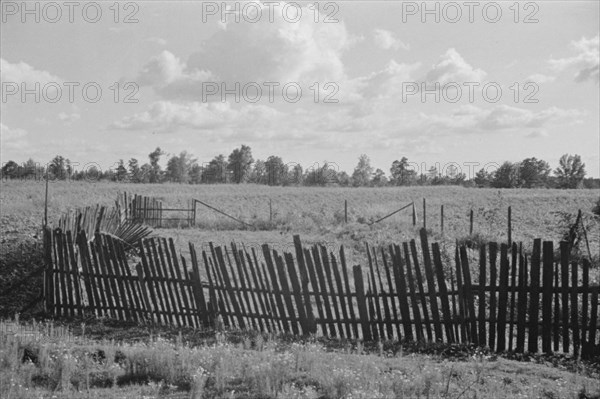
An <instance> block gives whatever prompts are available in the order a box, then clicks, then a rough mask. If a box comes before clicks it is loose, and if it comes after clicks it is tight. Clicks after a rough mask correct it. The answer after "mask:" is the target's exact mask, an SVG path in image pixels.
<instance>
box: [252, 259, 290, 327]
mask: <svg viewBox="0 0 600 399" xmlns="http://www.w3.org/2000/svg"><path fill="white" fill-rule="evenodd" d="M252 257H253V259H254V264H255V265H256V272H257V274H258V278H259V281H260V283H261V285H263V284H264V287H265V292H266V293H267V299H268V302H267V305H268V306H269V309H270V310H271V313H270V314H271V322H272V325H273V328H274V329H275V330H277V331H280V332H281V331H284V329H283V321H282V319H281V317H279V310H278V308H277V304H276V301H275V295H274V294H273V291H272V290H271V285H270V283H269V275H268V273H267V269H266V266H265V264H264V263H263V262H259V261H258V259H257V257H256V251H254V248H252Z"/></svg>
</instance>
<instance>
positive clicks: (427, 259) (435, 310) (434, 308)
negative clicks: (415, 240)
mask: <svg viewBox="0 0 600 399" xmlns="http://www.w3.org/2000/svg"><path fill="white" fill-rule="evenodd" d="M420 233H421V250H422V253H423V264H424V266H425V278H426V280H427V292H428V294H429V306H430V307H431V316H432V318H433V327H434V330H435V339H436V341H437V342H443V341H444V336H443V334H442V324H441V322H440V309H439V306H438V301H437V296H436V295H435V293H436V287H435V276H434V273H433V267H432V264H431V254H430V252H429V240H428V238H427V230H425V228H422V229H421V231H420Z"/></svg>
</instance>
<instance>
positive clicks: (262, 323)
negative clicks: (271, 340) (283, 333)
mask: <svg viewBox="0 0 600 399" xmlns="http://www.w3.org/2000/svg"><path fill="white" fill-rule="evenodd" d="M244 255H245V253H244V251H242V250H238V251H237V260H236V264H239V270H238V272H239V274H240V283H241V284H242V287H244V288H246V289H248V290H250V292H249V293H248V295H249V296H250V298H251V299H252V308H253V309H254V311H253V314H254V315H255V317H254V318H255V319H256V322H257V324H258V328H259V329H260V331H268V329H267V328H266V324H267V321H266V318H267V314H266V313H262V312H261V308H260V307H259V305H258V299H257V297H258V296H259V295H258V292H256V291H257V290H258V284H252V281H251V280H250V275H249V273H248V269H249V266H247V265H246V259H245V257H244ZM234 256H235V254H234Z"/></svg>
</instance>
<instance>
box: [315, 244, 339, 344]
mask: <svg viewBox="0 0 600 399" xmlns="http://www.w3.org/2000/svg"><path fill="white" fill-rule="evenodd" d="M319 247H320V251H321V261H322V262H323V268H324V269H325V277H326V279H327V284H328V288H329V293H330V294H331V304H332V305H333V313H334V314H335V318H336V320H337V328H338V334H339V336H340V337H341V338H344V325H343V323H342V318H341V316H340V309H339V306H338V296H337V293H336V292H335V288H334V286H333V278H332V277H331V266H330V264H329V257H328V256H327V248H325V246H323V245H320V246H319Z"/></svg>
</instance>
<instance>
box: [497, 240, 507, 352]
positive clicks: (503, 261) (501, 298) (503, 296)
mask: <svg viewBox="0 0 600 399" xmlns="http://www.w3.org/2000/svg"><path fill="white" fill-rule="evenodd" d="M508 268H509V263H508V244H506V243H502V244H501V245H500V281H499V283H498V289H499V293H498V330H497V331H498V344H497V345H496V351H497V352H503V351H504V350H506V313H507V311H508Z"/></svg>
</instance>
